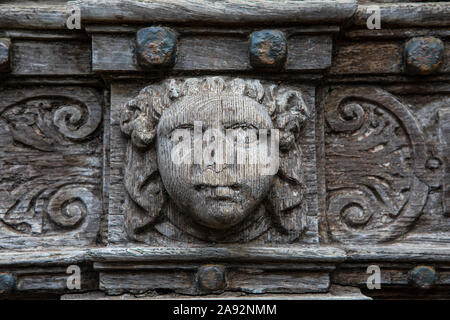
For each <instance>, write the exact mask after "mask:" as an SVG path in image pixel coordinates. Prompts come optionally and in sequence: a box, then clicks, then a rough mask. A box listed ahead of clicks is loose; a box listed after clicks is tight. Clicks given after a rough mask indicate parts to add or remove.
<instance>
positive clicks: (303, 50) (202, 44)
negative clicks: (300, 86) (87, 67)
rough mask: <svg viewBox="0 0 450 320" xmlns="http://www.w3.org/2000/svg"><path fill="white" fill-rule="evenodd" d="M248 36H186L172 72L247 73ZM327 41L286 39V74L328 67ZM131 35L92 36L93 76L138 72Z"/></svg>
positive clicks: (329, 40) (248, 67) (181, 40)
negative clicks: (106, 73) (95, 73)
mask: <svg viewBox="0 0 450 320" xmlns="http://www.w3.org/2000/svg"><path fill="white" fill-rule="evenodd" d="M248 35H249V34H248V33H247V34H245V33H244V34H243V35H242V36H220V35H217V36H213V35H201V36H195V35H189V36H183V37H181V38H180V39H179V44H178V50H177V52H178V54H177V56H178V57H177V61H176V63H175V66H174V67H173V70H174V71H187V70H192V71H195V70H201V71H206V70H212V71H220V70H222V71H229V70H251V66H250V63H249V59H248ZM331 46H332V43H331V37H329V36H300V35H296V36H292V37H291V38H288V58H287V63H286V67H285V69H286V70H287V71H299V70H304V71H307V70H320V69H325V68H328V67H329V66H330V65H331ZM135 53H136V44H135V36H134V35H123V34H117V35H105V34H93V35H92V55H93V59H92V70H93V71H94V72H133V71H142V68H141V67H140V66H139V65H138V63H137V60H136V55H135Z"/></svg>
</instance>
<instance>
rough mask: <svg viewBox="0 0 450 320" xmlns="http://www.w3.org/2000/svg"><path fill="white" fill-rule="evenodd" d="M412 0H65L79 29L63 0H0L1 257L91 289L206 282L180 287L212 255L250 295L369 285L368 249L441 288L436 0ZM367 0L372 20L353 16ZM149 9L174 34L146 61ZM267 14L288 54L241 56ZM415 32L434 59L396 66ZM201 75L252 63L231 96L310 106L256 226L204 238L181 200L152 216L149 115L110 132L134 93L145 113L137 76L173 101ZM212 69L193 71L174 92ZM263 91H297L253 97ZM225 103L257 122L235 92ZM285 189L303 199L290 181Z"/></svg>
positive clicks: (445, 280) (444, 103) (444, 28)
mask: <svg viewBox="0 0 450 320" xmlns="http://www.w3.org/2000/svg"><path fill="white" fill-rule="evenodd" d="M410 2H411V3H409V2H406V1H401V2H396V1H391V0H380V1H373V2H372V1H359V7H358V9H357V4H356V1H354V0H341V1H338V0H337V1H333V0H330V1H316V0H307V1H283V2H276V1H269V0H258V1H256V2H254V1H227V2H225V3H222V2H217V1H200V0H192V1H184V2H179V1H159V0H157V1H137V0H136V1H135V0H129V1H116V0H114V1H94V0H79V1H72V2H69V4H75V5H78V6H79V7H80V9H81V19H82V29H81V30H68V29H67V27H66V25H65V24H66V19H67V17H68V14H69V13H68V11H67V5H66V3H65V2H64V1H58V0H45V1H41V2H38V3H30V2H27V3H13V2H12V1H8V2H7V3H2V4H0V37H1V38H9V39H10V40H11V43H12V45H11V48H12V71H11V72H2V74H1V76H0V81H1V82H2V86H1V88H0V122H2V124H3V125H2V126H1V128H2V129H1V130H0V172H1V173H2V179H0V200H1V201H0V273H6V274H9V275H13V276H15V277H16V278H17V279H16V280H17V284H16V291H17V292H18V293H20V292H57V293H63V292H67V290H66V284H65V280H66V278H67V274H65V268H66V267H67V266H68V265H70V264H77V265H81V266H82V267H83V268H84V269H83V272H86V274H87V275H88V277H87V278H86V280H87V282H85V283H84V284H83V286H84V289H86V290H98V287H99V286H100V287H101V288H100V289H102V290H107V291H109V292H110V293H119V292H121V291H124V290H125V291H127V290H128V291H136V292H144V291H147V290H149V289H156V290H158V289H163V290H173V291H174V292H180V293H188V294H205V292H203V291H201V290H200V291H199V290H198V288H197V289H193V287H194V286H197V282H198V278H197V277H198V274H197V272H198V270H199V268H201V267H202V265H203V264H207V263H212V262H213V263H221V264H223V266H224V268H226V270H227V272H228V274H227V276H228V279H227V280H228V284H227V286H228V287H227V288H228V289H230V290H235V291H240V292H241V294H243V295H245V294H250V293H251V294H254V295H256V293H258V292H259V293H262V292H266V293H269V292H283V293H286V292H291V293H293V292H295V293H298V292H309V291H314V292H325V291H327V290H330V292H331V291H332V287H331V288H329V287H330V285H332V283H339V284H342V285H349V286H358V287H361V288H364V287H365V284H366V280H367V276H368V275H367V273H366V269H367V266H368V264H369V263H370V264H372V263H374V264H379V265H381V267H382V286H391V287H392V286H394V287H396V286H397V287H405V288H406V287H409V286H412V283H411V279H410V274H411V270H413V269H414V268H415V267H417V266H418V264H419V263H420V264H422V263H423V264H431V265H433V266H434V265H435V269H436V275H437V278H436V279H437V280H436V286H438V287H439V288H440V289H442V290H448V286H449V285H450V275H449V271H448V270H449V264H450V251H449V246H448V244H449V243H450V231H449V230H450V220H449V207H450V203H449V201H450V194H449V190H450V189H449V185H450V173H449V167H450V164H449V154H450V149H449V145H450V137H449V125H450V116H449V107H448V106H449V103H450V101H449V99H450V98H449V97H450V86H449V72H450V43H449V41H448V38H449V35H450V31H449V30H448V25H449V21H450V11H449V10H450V5H449V3H448V2H444V1H439V2H424V3H423V2H420V1H410ZM373 4H378V5H379V6H380V8H381V26H382V29H380V30H367V29H366V20H367V17H368V13H367V8H368V7H369V6H370V5H373ZM356 10H357V11H356ZM355 12H356V14H355V15H353V14H354V13H355ZM160 23H162V24H164V25H165V26H167V27H169V28H170V29H172V30H174V31H175V32H176V33H177V35H178V46H177V49H178V59H177V62H176V64H175V65H174V67H173V68H172V69H167V70H162V71H161V70H151V69H150V70H143V69H142V68H141V67H140V65H139V64H138V63H137V57H136V48H135V38H136V32H137V31H138V30H140V29H141V28H146V27H149V26H155V25H158V24H160ZM269 25H270V26H274V27H273V29H275V30H278V31H281V32H282V33H284V36H285V37H286V42H287V61H286V65H285V68H284V69H281V70H280V71H277V70H270V71H269V69H264V67H263V68H262V69H258V70H253V68H252V66H251V63H250V59H249V36H250V34H252V33H253V32H255V31H260V30H261V29H263V28H267V27H268V26H269ZM271 28H272V27H271ZM340 31H342V32H341V33H339V34H338V32H340ZM419 36H435V37H437V38H440V39H441V40H442V42H443V44H444V57H443V59H442V65H441V67H440V69H439V70H438V72H435V73H433V74H430V75H427V76H419V75H414V74H409V73H407V72H406V71H407V69H406V64H405V63H406V61H405V58H404V47H405V43H406V42H407V41H409V40H410V39H411V38H413V37H419ZM9 39H7V40H8V41H9ZM436 42H439V40H436ZM210 75H211V76H212V75H216V76H219V78H220V79H223V78H227V77H230V75H233V77H234V78H236V79H237V80H242V79H250V78H251V79H252V82H251V83H252V85H254V86H255V87H252V86H247V88H246V89H245V90H244V91H245V92H246V93H245V94H244V95H247V96H246V97H248V98H249V99H253V100H255V99H256V100H257V103H260V104H261V105H263V106H264V107H269V109H270V106H271V105H272V104H277V103H278V104H280V105H282V104H283V101H287V102H286V103H285V105H288V106H297V107H298V106H301V105H302V103H301V101H300V99H299V98H298V97H299V96H300V97H301V98H302V99H303V102H304V105H306V107H307V108H308V110H309V111H310V113H311V114H310V118H309V120H308V121H307V122H306V124H305V126H304V128H303V131H302V133H301V134H300V135H298V140H297V146H298V147H299V148H298V149H296V152H297V153H296V152H292V153H287V154H288V156H287V158H285V159H283V161H285V163H284V167H283V168H282V171H281V172H280V173H279V174H278V175H277V177H276V181H275V183H274V185H275V186H276V187H278V189H277V190H278V191H276V192H273V193H271V194H270V197H268V198H267V199H265V200H264V201H263V205H262V207H264V208H266V207H270V210H272V211H271V214H270V215H267V216H265V218H264V219H262V218H261V217H262V215H258V214H261V212H263V211H254V212H255V213H256V214H255V216H256V218H261V220H258V221H256V223H254V226H255V227H254V226H253V225H252V224H251V223H249V228H248V229H246V231H245V232H241V233H237V235H236V234H232V235H231V234H230V235H225V236H223V237H222V238H220V237H219V238H214V239H213V240H214V241H209V240H211V239H212V238H211V236H210V235H208V237H209V238H208V237H204V236H205V234H207V232H204V230H203V231H201V232H197V231H196V232H194V231H193V230H197V226H195V227H193V225H191V224H190V223H191V222H192V221H189V220H184V218H183V215H182V214H186V213H188V211H189V210H185V211H183V212H181V213H182V214H180V210H179V208H175V209H174V207H173V206H167V207H165V210H166V211H164V214H165V215H161V216H160V215H158V214H159V209H158V207H160V206H161V203H163V204H165V203H166V202H163V201H157V200H158V199H159V200H160V198H161V195H162V192H161V193H158V190H156V192H155V189H152V187H154V186H155V185H156V184H155V183H154V182H155V181H156V180H157V179H158V174H155V175H152V174H151V173H152V170H153V169H154V167H155V163H156V159H155V153H151V152H150V153H149V154H147V155H143V154H144V153H143V152H142V150H141V149H139V150H140V151H136V150H137V149H133V148H134V147H136V146H133V144H132V142H130V141H132V139H135V140H136V139H137V138H142V139H141V141H138V142H139V143H141V145H139V146H138V147H139V148H142V147H143V144H142V142H145V141H146V138H147V133H148V132H146V129H148V128H146V127H145V126H144V128H143V130H141V131H142V132H140V133H139V132H138V133H136V134H130V139H129V138H128V137H127V136H126V135H125V134H124V133H123V132H121V128H120V117H121V110H122V109H123V108H124V106H125V105H126V104H127V103H128V102H130V101H132V100H133V99H135V98H136V97H138V100H139V99H140V100H141V102H142V101H143V103H141V104H139V105H136V104H135V103H134V102H130V103H129V106H132V107H136V108H135V109H133V110H131V111H132V112H130V114H132V115H133V116H138V115H139V112H142V110H144V112H142V113H146V111H148V110H147V109H145V108H146V103H150V101H153V100H152V99H153V96H152V97H150V95H149V94H148V92H150V91H152V90H153V92H154V93H155V97H156V96H161V97H163V98H162V99H163V100H164V99H166V98H167V99H170V100H171V101H172V102H174V101H175V100H177V97H178V96H180V95H183V94H185V93H182V92H183V90H186V87H189V86H188V85H180V84H181V83H183V80H182V79H186V78H194V77H197V78H195V79H191V80H190V81H193V82H195V81H197V80H198V79H200V80H201V79H206V78H210V77H208V76H210ZM169 78H170V79H172V80H173V82H170V81H168V80H169ZM137 79H140V80H137ZM196 79H197V80H196ZM210 79H211V78H210ZM215 79H216V80H217V77H216V78H215ZM216 80H214V81H216ZM164 81H166V82H165V85H166V86H167V87H170V86H172V87H170V90H166V91H164V90H162V89H161V83H162V82H164ZM214 81H209V82H207V83H203V82H202V81H200V82H197V84H196V85H192V86H191V87H190V89H189V90H188V91H190V93H189V94H188V96H189V95H191V94H192V95H195V94H198V93H199V92H203V91H204V89H205V87H208V86H209V85H210V84H211V82H214ZM217 81H219V80H217ZM246 81H247V80H246ZM219 82H220V81H219ZM248 83H250V82H248ZM258 83H263V88H264V90H262V91H261V90H260V91H258ZM177 84H178V86H177ZM216 84H217V83H216ZM145 87H147V91H146V93H144V94H143V95H139V91H140V90H141V89H143V88H145ZM219 87H220V85H219ZM94 88H95V89H94ZM270 88H272V89H273V91H272V92H271V91H270ZM274 88H275V89H276V90H275V89H274ZM216 89H217V88H216V87H215V89H214V90H212V91H215V90H216ZM235 89H236V90H235V91H236V92H238V91H239V88H237V87H236V88H235ZM277 90H280V92H281V91H282V92H287V91H289V92H291V93H292V92H294V93H295V94H292V95H291V96H289V97H288V98H286V97H284V98H286V99H284V98H283V95H279V96H278V97H275V99H273V97H272V98H268V97H269V94H275V96H276V95H277V94H278V92H277ZM219 91H220V90H219ZM263 91H264V95H263V96H261V95H260V94H261V93H262V92H263ZM180 92H181V94H180ZM316 92H318V94H317V95H316ZM210 94H212V93H211V92H208V94H205V96H209V95H210ZM227 94H228V95H234V94H235V92H234V91H233V92H232V93H230V92H228V93H227ZM250 96H252V97H250ZM283 99H284V100H283ZM223 100H224V101H227V100H226V99H223ZM274 100H275V101H276V103H274V102H273V101H274ZM196 101H197V102H199V105H200V104H202V103H204V100H202V99H198V100H196ZM192 105H193V104H192V103H191V104H189V103H186V104H183V105H182V107H183V108H185V107H186V108H188V109H189V108H191V109H192V108H193V109H195V107H196V106H194V107H193V106H192ZM235 105H236V106H237V105H239V106H241V107H242V108H240V109H239V110H241V109H242V110H245V112H243V113H242V114H243V115H246V117H244V118H245V120H246V121H249V119H250V118H251V119H250V120H252V119H253V118H252V117H250V116H249V113H250V111H249V109H251V108H248V107H249V104H245V103H241V104H239V103H236V104H235ZM145 110H146V111H145ZM277 112H278V111H277ZM298 113H301V108H300V109H298V108H297V109H295V108H294V110H293V112H292V113H289V112H288V116H289V117H291V116H293V117H294V116H298ZM147 114H151V112H148V113H147ZM192 114H194V115H195V114H197V113H195V112H191V115H192ZM198 114H200V115H202V114H201V113H198ZM200 115H199V116H200ZM253 116H254V114H253ZM259 116H260V115H259ZM271 116H272V114H271ZM221 117H223V116H222V115H221V114H220V112H219V113H216V114H214V115H213V116H212V117H211V118H213V119H216V118H221ZM289 117H287V118H289ZM102 119H104V122H102ZM280 119H281V118H278V117H275V116H274V117H273V119H272V121H273V122H274V123H275V124H276V126H278V125H279V122H282V121H281V120H280ZM140 120H142V121H144V122H145V124H146V125H147V124H148V120H149V119H147V118H145V117H144V118H142V117H141V118H140ZM191 120H192V119H191ZM253 120H254V119H253ZM169 122H170V121H169ZM280 125H281V124H280ZM295 125H298V126H301V124H300V123H298V124H295ZM293 127H294V125H292V126H291V128H293ZM141 129H142V128H141ZM125 131H126V130H125ZM141 133H142V134H141ZM139 134H141V135H140V136H139ZM288 138H289V136H288ZM127 144H128V147H127ZM144 145H145V143H144ZM144 147H145V146H144ZM159 149H160V150H162V149H163V148H162V147H160V148H159ZM167 168H168V166H166V167H165V168H164V170H166V171H165V173H166V174H169V175H170V174H171V172H170V170H167ZM155 177H156V178H155ZM147 178H148V179H147ZM283 178H284V179H287V180H286V181H283ZM168 181H169V182H170V179H169V180H167V177H166V184H167V183H168ZM172 183H173V181H172ZM300 186H301V188H300ZM140 187H142V188H140ZM302 188H303V189H302ZM163 189H164V190H165V188H161V189H159V191H161V190H163ZM183 190H184V189H183ZM300 190H301V191H302V192H301V193H302V194H303V198H302V197H301V196H299V195H298V194H297V196H293V194H294V193H293V191H295V192H297V191H300ZM184 191H185V190H184ZM152 192H153V193H152ZM150 195H152V197H150ZM173 195H174V192H172V193H171V196H173ZM164 196H167V194H165V193H164ZM280 199H281V200H280ZM277 200H280V201H277ZM300 204H302V205H303V204H307V206H305V207H303V206H300ZM205 208H207V206H205ZM216 211H217V210H216ZM268 212H269V211H268ZM265 213H266V211H264V214H265ZM127 217H128V218H129V219H128V220H127ZM155 217H156V218H157V219H155ZM163 218H164V219H166V220H164V219H163ZM278 218H279V219H278ZM158 219H160V220H158ZM171 219H172V220H171ZM154 221H155V223H153V222H154ZM174 221H175V222H176V223H177V225H178V226H180V227H179V228H173V226H171V224H173V222H174ZM261 221H263V222H264V223H263V222H261ZM204 224H206V227H208V223H204ZM149 226H150V227H154V226H159V229H157V228H155V229H152V228H150V227H149ZM305 226H306V228H305ZM128 227H129V229H132V232H131V233H130V232H128V234H127V232H126V228H128ZM216 227H217V226H216ZM266 227H267V228H272V229H275V230H282V231H283V232H284V233H283V232H281V235H279V234H275V233H269V232H266V233H264V232H262V231H261V230H263V231H265V230H264V228H266ZM248 230H250V231H248ZM299 230H301V232H298V231H299ZM128 231H129V230H128ZM260 233H261V234H260ZM180 234H183V235H185V234H189V236H191V235H193V238H189V237H188V236H186V238H183V237H179V235H180ZM293 234H294V235H295V236H292V235H293ZM130 235H131V236H130ZM136 235H138V236H136ZM254 235H256V236H255V237H253V236H254ZM258 236H261V238H258ZM177 237H178V238H177ZM168 238H169V239H170V240H168ZM173 238H174V239H176V240H173ZM254 238H258V239H257V240H255V241H253V239H254ZM250 240H252V241H253V242H252V241H250ZM142 242H144V243H147V245H148V244H150V245H151V246H146V245H145V244H142ZM217 242H231V243H233V244H231V245H225V244H223V243H222V244H217ZM248 242H250V243H248ZM280 243H282V244H283V246H282V247H279V245H280ZM379 243H381V244H379ZM117 244H120V245H121V246H123V247H116V245H117ZM356 244H359V245H356ZM82 248H84V249H82ZM23 249H29V250H27V251H23ZM59 250H61V251H59ZM99 274H101V279H99V278H98V277H99ZM123 281H124V282H123ZM0 291H1V290H0ZM164 292H166V291H164ZM149 294H158V291H156V293H155V292H151V293H149Z"/></svg>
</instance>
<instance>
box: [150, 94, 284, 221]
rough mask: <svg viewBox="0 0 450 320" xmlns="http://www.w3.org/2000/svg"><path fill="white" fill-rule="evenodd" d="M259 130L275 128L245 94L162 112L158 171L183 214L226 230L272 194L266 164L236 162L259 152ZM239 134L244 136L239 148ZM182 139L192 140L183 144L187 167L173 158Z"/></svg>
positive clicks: (194, 100)
mask: <svg viewBox="0 0 450 320" xmlns="http://www.w3.org/2000/svg"><path fill="white" fill-rule="evenodd" d="M261 129H265V130H267V131H268V132H269V133H270V131H271V129H273V123H272V120H271V118H270V116H269V114H268V112H267V111H266V109H265V108H264V107H263V106H262V105H261V104H259V103H257V102H256V101H254V100H252V99H250V98H248V97H244V96H237V95H231V94H222V95H217V94H212V95H206V96H205V95H197V96H192V97H188V98H185V99H182V100H179V101H177V102H176V103H175V104H174V105H173V106H171V107H170V108H169V109H167V110H165V112H164V113H163V114H162V116H161V119H160V121H159V125H158V130H157V153H158V167H159V172H160V175H161V178H162V181H163V184H164V186H165V188H166V190H167V192H168V194H169V196H170V198H171V199H172V200H173V201H174V202H175V204H176V205H177V207H178V208H179V210H180V213H181V214H189V215H190V216H191V217H192V219H193V220H194V221H195V222H197V223H199V224H200V225H202V226H204V227H208V228H213V229H227V228H229V227H232V226H235V225H237V224H239V223H240V222H242V221H243V220H244V219H245V218H246V217H248V215H250V214H251V213H252V212H253V211H254V210H255V209H256V208H257V207H258V205H259V204H260V203H261V201H262V200H263V199H264V197H265V196H266V195H267V192H268V191H269V190H270V187H271V184H272V181H273V176H274V173H272V174H268V173H267V172H266V171H264V170H263V169H264V168H266V164H264V163H262V162H261V161H259V159H254V161H252V159H251V158H250V157H247V158H246V159H237V158H238V157H239V154H241V155H242V154H244V155H245V154H246V155H249V154H252V155H253V156H254V155H255V154H256V153H257V152H258V148H257V144H256V143H252V142H255V140H252V139H254V138H255V135H256V138H257V137H258V132H260V130H261ZM250 132H252V134H255V135H252V134H250ZM180 133H182V134H180ZM177 135H179V137H178V136H177ZM237 135H241V137H242V136H245V137H246V138H244V139H243V140H242V141H243V144H240V143H239V142H238V139H239V138H238V137H237ZM180 138H181V139H188V140H190V142H191V143H189V142H188V143H187V144H186V140H185V141H184V145H185V146H189V145H190V147H191V152H190V156H191V157H190V161H185V163H175V162H176V161H174V159H173V155H174V148H176V146H177V143H180ZM195 139H197V140H195ZM194 140H195V142H194ZM269 141H270V140H269ZM246 152H247V153H246ZM271 155H272V156H276V155H275V154H271ZM196 159H199V160H200V161H195V160H196ZM265 160H267V159H265ZM269 161H275V162H276V161H277V159H272V160H269ZM186 162H188V163H186ZM275 173H276V171H275Z"/></svg>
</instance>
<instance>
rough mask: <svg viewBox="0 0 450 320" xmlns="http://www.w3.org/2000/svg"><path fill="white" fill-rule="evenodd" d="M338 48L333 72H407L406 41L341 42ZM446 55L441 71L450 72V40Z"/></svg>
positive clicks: (446, 45) (446, 46)
mask: <svg viewBox="0 0 450 320" xmlns="http://www.w3.org/2000/svg"><path fill="white" fill-rule="evenodd" d="M415 35H416V34H415ZM383 38H384V37H383ZM336 49H337V51H336V55H335V57H334V59H333V65H332V67H331V70H330V73H331V74H334V75H346V74H380V73H381V74H399V73H404V72H405V68H404V60H403V49H404V42H400V41H365V40H363V41H361V42H341V43H339V44H338V45H337V48H336ZM444 55H445V57H444V64H443V65H442V66H441V68H440V70H439V73H449V72H450V43H449V42H446V44H445V53H444Z"/></svg>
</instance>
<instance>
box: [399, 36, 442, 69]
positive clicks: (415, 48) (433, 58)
mask: <svg viewBox="0 0 450 320" xmlns="http://www.w3.org/2000/svg"><path fill="white" fill-rule="evenodd" d="M404 56H405V64H406V71H407V72H408V73H411V74H418V75H429V74H432V73H435V72H437V71H438V70H439V69H440V67H441V66H442V64H443V61H444V43H443V42H442V41H441V40H440V39H438V38H435V37H418V38H412V39H411V40H409V41H408V42H406V44H405V49H404Z"/></svg>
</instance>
